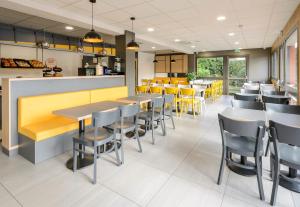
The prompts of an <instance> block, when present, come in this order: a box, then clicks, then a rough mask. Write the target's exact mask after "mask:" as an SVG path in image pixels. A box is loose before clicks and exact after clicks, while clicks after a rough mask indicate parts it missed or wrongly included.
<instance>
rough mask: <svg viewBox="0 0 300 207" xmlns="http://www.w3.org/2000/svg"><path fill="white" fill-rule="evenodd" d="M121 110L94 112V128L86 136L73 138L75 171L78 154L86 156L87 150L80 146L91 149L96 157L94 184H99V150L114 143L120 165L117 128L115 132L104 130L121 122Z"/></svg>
mask: <svg viewBox="0 0 300 207" xmlns="http://www.w3.org/2000/svg"><path fill="white" fill-rule="evenodd" d="M120 118H121V117H120V110H119V109H115V110H112V111H107V112H94V113H93V114H92V120H93V128H90V129H87V130H86V131H85V132H84V134H82V135H78V136H75V137H73V171H74V172H75V171H76V170H77V152H81V153H84V154H90V153H87V152H86V151H85V150H80V149H79V147H78V146H79V145H83V148H84V149H85V147H89V148H91V149H93V157H94V176H93V184H96V182H97V158H98V157H100V153H99V151H100V150H99V148H100V147H101V146H105V145H106V144H107V143H109V142H113V143H114V150H115V153H116V157H117V165H120V158H119V153H118V146H117V140H116V128H113V131H111V130H109V129H106V128H104V127H105V126H109V125H112V124H114V123H116V122H118V121H120Z"/></svg>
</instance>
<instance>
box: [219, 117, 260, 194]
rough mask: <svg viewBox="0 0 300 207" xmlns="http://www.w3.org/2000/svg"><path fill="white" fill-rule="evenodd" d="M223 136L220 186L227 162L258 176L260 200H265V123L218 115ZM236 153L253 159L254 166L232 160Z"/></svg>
mask: <svg viewBox="0 0 300 207" xmlns="http://www.w3.org/2000/svg"><path fill="white" fill-rule="evenodd" d="M218 118H219V125H220V130H221V135H222V160H221V165H220V170H219V177H218V185H220V184H221V182H222V176H223V171H224V164H225V160H226V163H228V164H230V165H233V166H237V167H239V168H243V169H247V170H252V171H253V172H255V173H256V175H257V182H258V190H259V195H260V199H261V200H264V199H265V196H264V191H263V183H262V156H263V137H264V133H265V122H264V121H240V120H233V119H230V118H227V117H225V116H223V115H221V114H218ZM231 153H234V154H237V155H240V156H244V157H253V158H254V160H255V164H254V166H252V165H247V163H245V164H242V163H238V162H236V161H234V160H233V159H231V156H230V154H231Z"/></svg>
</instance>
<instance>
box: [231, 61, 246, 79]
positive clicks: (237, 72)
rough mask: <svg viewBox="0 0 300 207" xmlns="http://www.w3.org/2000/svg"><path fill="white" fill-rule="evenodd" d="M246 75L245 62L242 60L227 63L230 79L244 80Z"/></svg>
mask: <svg viewBox="0 0 300 207" xmlns="http://www.w3.org/2000/svg"><path fill="white" fill-rule="evenodd" d="M246 74H247V73H246V61H245V60H244V59H235V60H230V61H229V77H230V78H245V77H246Z"/></svg>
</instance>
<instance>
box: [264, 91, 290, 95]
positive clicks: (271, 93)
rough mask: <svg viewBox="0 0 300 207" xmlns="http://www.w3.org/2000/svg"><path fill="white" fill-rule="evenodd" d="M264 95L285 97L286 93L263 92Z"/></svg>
mask: <svg viewBox="0 0 300 207" xmlns="http://www.w3.org/2000/svg"><path fill="white" fill-rule="evenodd" d="M262 94H263V95H265V96H272V95H273V96H274V95H277V96H284V95H285V91H273V90H263V91H262Z"/></svg>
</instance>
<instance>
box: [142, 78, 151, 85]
mask: <svg viewBox="0 0 300 207" xmlns="http://www.w3.org/2000/svg"><path fill="white" fill-rule="evenodd" d="M149 82H150V80H148V79H142V85H143V86H147V85H149Z"/></svg>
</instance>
